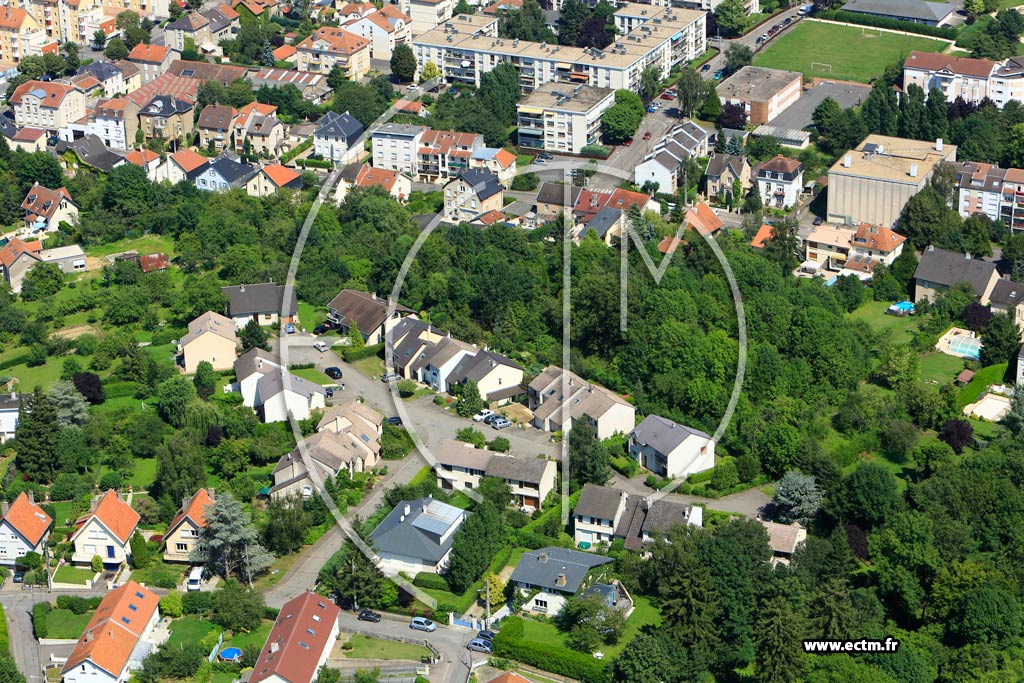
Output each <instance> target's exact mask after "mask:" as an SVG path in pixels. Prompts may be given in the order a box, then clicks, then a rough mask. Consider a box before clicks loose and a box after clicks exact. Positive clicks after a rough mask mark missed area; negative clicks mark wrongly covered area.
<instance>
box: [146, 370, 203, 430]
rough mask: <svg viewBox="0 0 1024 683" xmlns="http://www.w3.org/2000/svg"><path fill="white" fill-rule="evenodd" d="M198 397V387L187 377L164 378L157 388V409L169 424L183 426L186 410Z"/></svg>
mask: <svg viewBox="0 0 1024 683" xmlns="http://www.w3.org/2000/svg"><path fill="white" fill-rule="evenodd" d="M195 399H196V388H195V386H194V385H193V384H192V382H190V381H189V380H188V378H186V377H172V378H171V379H168V380H164V381H163V382H161V383H160V386H158V387H157V389H156V409H157V412H159V413H160V417H162V418H163V419H164V420H165V421H166V422H167V423H168V424H169V425H171V426H172V427H179V428H180V427H182V426H184V424H185V410H186V408H187V407H188V405H189V404H190V403H191V402H192V401H194V400H195Z"/></svg>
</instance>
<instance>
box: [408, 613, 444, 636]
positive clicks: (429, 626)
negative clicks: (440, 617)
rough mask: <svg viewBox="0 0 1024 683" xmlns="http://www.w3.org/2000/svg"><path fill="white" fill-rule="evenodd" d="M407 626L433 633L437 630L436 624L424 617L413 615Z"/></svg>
mask: <svg viewBox="0 0 1024 683" xmlns="http://www.w3.org/2000/svg"><path fill="white" fill-rule="evenodd" d="M409 628H412V629H416V630H417V631H426V632H428V633H433V632H434V631H436V630H437V624H435V623H434V622H432V621H431V620H430V619H427V618H426V617H413V618H412V621H410V622H409Z"/></svg>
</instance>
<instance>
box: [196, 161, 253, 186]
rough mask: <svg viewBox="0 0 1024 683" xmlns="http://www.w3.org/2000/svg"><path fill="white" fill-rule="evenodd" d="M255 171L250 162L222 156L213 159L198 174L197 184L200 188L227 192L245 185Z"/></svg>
mask: <svg viewBox="0 0 1024 683" xmlns="http://www.w3.org/2000/svg"><path fill="white" fill-rule="evenodd" d="M254 172H255V169H254V168H253V167H252V166H250V165H249V164H244V163H242V162H240V161H235V160H234V159H232V158H230V157H226V156H220V157H217V158H216V159H214V160H213V161H211V162H210V163H209V164H208V165H207V166H206V167H205V168H204V169H203V171H202V173H200V174H199V175H197V176H196V179H195V185H196V187H198V188H199V189H200V190H209V191H213V192H227V191H228V190H234V189H236V188H239V187H244V186H245V183H246V182H247V181H248V180H249V178H251V177H252V175H253V173H254Z"/></svg>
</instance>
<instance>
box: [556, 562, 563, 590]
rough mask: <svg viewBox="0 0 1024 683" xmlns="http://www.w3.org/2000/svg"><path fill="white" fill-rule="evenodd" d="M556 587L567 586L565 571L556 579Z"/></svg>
mask: <svg viewBox="0 0 1024 683" xmlns="http://www.w3.org/2000/svg"><path fill="white" fill-rule="evenodd" d="M562 569H563V570H564V569H565V567H562ZM555 585H556V586H564V585H565V572H564V571H561V572H559V573H558V578H556V579H555Z"/></svg>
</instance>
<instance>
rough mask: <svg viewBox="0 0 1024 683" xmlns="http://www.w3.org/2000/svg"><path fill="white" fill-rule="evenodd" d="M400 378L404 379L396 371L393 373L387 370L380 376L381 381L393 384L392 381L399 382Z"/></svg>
mask: <svg viewBox="0 0 1024 683" xmlns="http://www.w3.org/2000/svg"><path fill="white" fill-rule="evenodd" d="M400 379H402V378H401V377H399V376H398V375H396V374H395V373H393V372H386V373H384V375H383V376H382V377H381V378H380V381H381V382H384V383H385V384H391V383H392V382H397V381H398V380H400Z"/></svg>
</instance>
